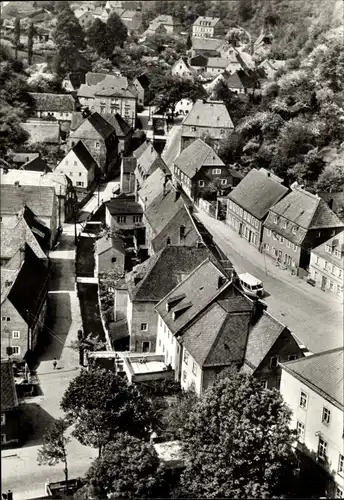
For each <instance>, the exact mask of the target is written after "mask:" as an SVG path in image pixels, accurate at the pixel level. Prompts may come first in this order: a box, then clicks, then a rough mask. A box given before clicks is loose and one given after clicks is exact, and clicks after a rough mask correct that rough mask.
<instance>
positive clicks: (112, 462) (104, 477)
mask: <svg viewBox="0 0 344 500" xmlns="http://www.w3.org/2000/svg"><path fill="white" fill-rule="evenodd" d="M87 478H88V480H90V481H93V482H95V483H96V484H101V485H102V487H103V488H104V490H105V492H106V493H108V494H112V495H113V497H111V498H152V497H157V496H159V495H158V491H159V489H160V488H161V486H162V483H163V470H162V468H161V466H160V463H159V457H158V455H157V453H156V451H155V449H154V447H153V446H152V445H151V444H148V443H145V442H143V441H141V440H140V439H137V438H136V437H133V436H130V435H129V434H127V433H124V434H119V435H117V436H116V439H115V441H113V442H111V443H109V444H107V445H106V446H105V447H104V450H103V453H102V456H101V457H100V458H97V459H96V460H95V461H94V463H93V464H92V465H91V467H90V469H89V471H88V473H87Z"/></svg>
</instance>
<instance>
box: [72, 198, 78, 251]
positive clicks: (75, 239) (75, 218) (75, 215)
mask: <svg viewBox="0 0 344 500" xmlns="http://www.w3.org/2000/svg"><path fill="white" fill-rule="evenodd" d="M73 212H74V245H75V246H76V245H77V243H78V235H77V231H76V222H77V216H78V211H77V202H76V201H74V205H73Z"/></svg>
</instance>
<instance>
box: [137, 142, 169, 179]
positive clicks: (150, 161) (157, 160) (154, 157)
mask: <svg viewBox="0 0 344 500" xmlns="http://www.w3.org/2000/svg"><path fill="white" fill-rule="evenodd" d="M133 155H134V156H135V158H136V159H137V165H138V166H140V167H141V168H142V170H143V171H144V173H145V175H150V174H152V173H153V172H154V171H155V170H156V169H157V168H161V169H162V170H163V169H165V170H168V168H167V166H166V164H165V162H164V160H163V159H162V158H161V156H160V155H159V153H158V152H157V151H156V149H155V148H154V146H153V144H152V143H151V142H150V141H145V142H144V143H143V144H141V146H140V147H139V148H137V149H136V150H135V151H134V152H133Z"/></svg>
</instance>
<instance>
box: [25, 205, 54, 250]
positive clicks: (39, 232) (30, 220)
mask: <svg viewBox="0 0 344 500" xmlns="http://www.w3.org/2000/svg"><path fill="white" fill-rule="evenodd" d="M23 218H24V220H25V222H26V223H27V225H28V226H29V228H30V229H31V231H32V232H33V234H34V235H35V238H36V239H37V241H38V243H39V244H40V246H41V248H42V249H43V251H44V252H45V253H47V251H48V250H49V247H50V236H51V231H50V229H49V228H48V227H47V226H46V224H45V223H44V222H43V221H42V220H40V219H39V218H38V217H37V216H36V215H35V214H34V213H33V211H32V210H30V208H29V207H27V206H25V207H24V210H23Z"/></svg>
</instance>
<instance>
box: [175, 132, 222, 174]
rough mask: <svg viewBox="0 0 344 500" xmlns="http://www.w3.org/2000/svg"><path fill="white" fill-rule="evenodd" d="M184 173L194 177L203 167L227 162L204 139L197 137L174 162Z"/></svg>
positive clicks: (219, 165)
mask: <svg viewBox="0 0 344 500" xmlns="http://www.w3.org/2000/svg"><path fill="white" fill-rule="evenodd" d="M174 164H175V166H177V167H178V168H179V169H180V170H181V171H182V172H184V174H186V175H187V176H188V177H189V178H190V179H192V178H193V177H194V176H195V175H196V173H197V172H198V171H199V170H200V169H201V168H202V167H205V166H207V167H224V166H225V164H224V163H223V161H222V160H221V158H219V157H218V155H217V154H216V153H215V151H214V150H213V148H211V147H210V146H209V145H208V144H206V143H205V142H204V141H202V139H196V140H195V141H193V142H192V143H191V144H190V145H189V146H188V147H187V148H185V149H183V151H182V152H181V153H180V155H179V156H178V157H177V159H176V160H175V162H174Z"/></svg>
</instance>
